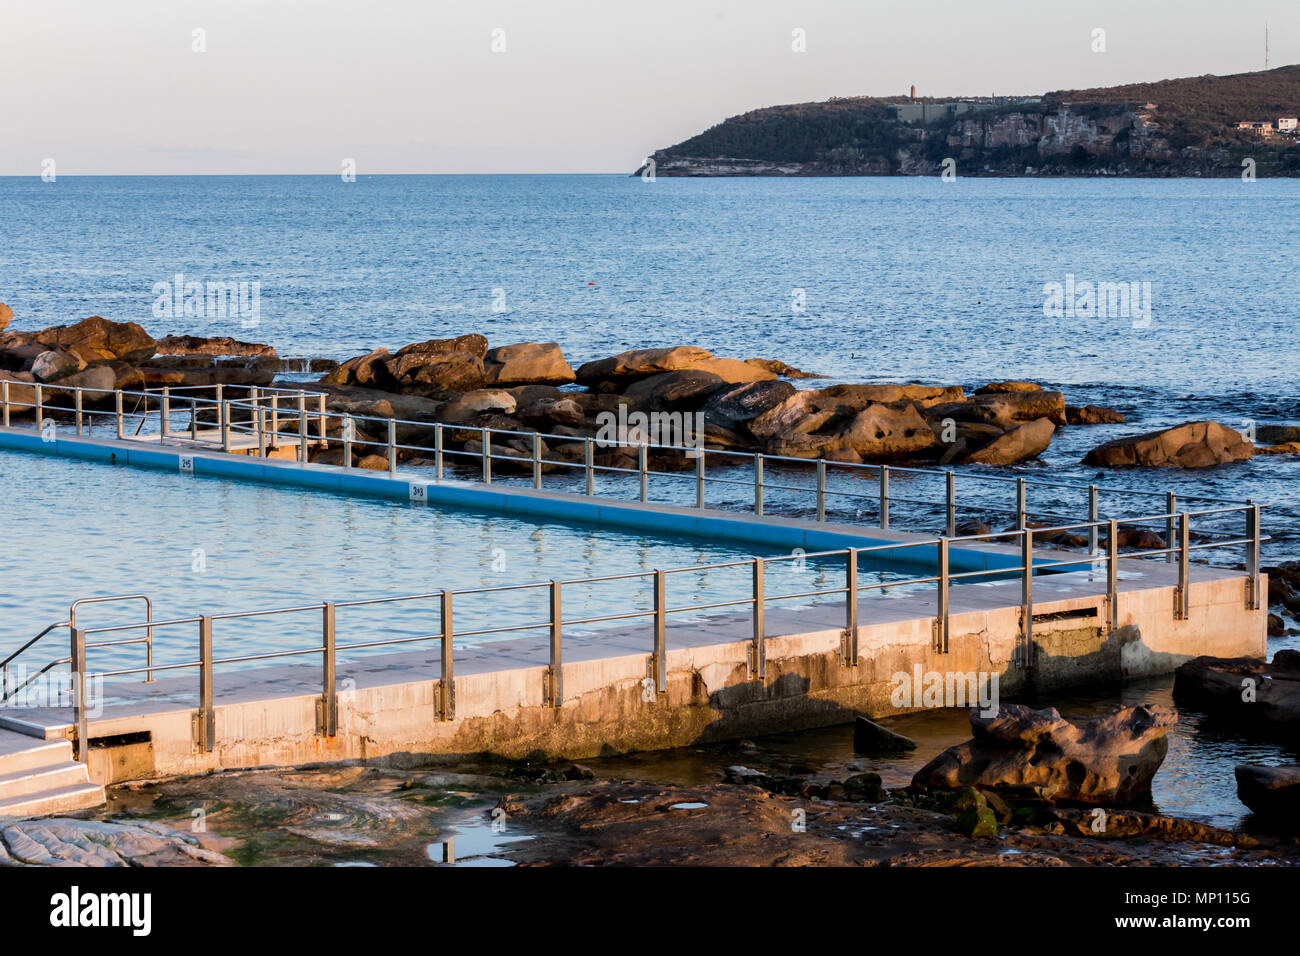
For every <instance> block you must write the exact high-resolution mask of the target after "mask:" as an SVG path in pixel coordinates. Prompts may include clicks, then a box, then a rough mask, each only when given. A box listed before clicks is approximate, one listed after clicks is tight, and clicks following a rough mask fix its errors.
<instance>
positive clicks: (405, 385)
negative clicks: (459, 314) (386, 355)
mask: <svg viewBox="0 0 1300 956" xmlns="http://www.w3.org/2000/svg"><path fill="white" fill-rule="evenodd" d="M384 368H385V369H386V370H387V371H388V374H389V375H390V376H391V377H392V379H393V381H394V382H395V386H394V387H395V388H397V389H400V390H401V391H404V392H412V393H414V394H417V395H436V394H441V393H445V392H470V391H473V390H475V389H477V388H482V387H483V383H484V381H485V379H486V374H487V373H486V368H485V366H484V365H483V360H482V359H481V358H479V357H478V356H477V355H475V354H474V353H473V352H468V351H460V352H452V351H445V350H432V351H428V352H406V353H404V354H402V353H399V354H398V355H396V356H394V357H393V358H391V359H388V360H386V361H385V362H384Z"/></svg>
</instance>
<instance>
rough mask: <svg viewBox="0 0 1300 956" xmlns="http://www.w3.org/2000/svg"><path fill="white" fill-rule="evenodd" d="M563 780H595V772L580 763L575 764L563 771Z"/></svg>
mask: <svg viewBox="0 0 1300 956" xmlns="http://www.w3.org/2000/svg"><path fill="white" fill-rule="evenodd" d="M564 779H565V780H595V779H596V771H594V770H592V769H591V768H590V767H587V766H584V765H582V764H580V763H575V764H574V765H573V766H571V767H569V769H568V770H566V771H564Z"/></svg>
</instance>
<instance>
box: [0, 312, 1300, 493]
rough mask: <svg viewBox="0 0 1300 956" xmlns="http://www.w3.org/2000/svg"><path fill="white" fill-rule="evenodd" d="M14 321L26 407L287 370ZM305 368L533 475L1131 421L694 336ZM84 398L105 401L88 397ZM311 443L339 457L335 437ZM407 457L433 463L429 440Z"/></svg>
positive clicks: (120, 334) (380, 354)
mask: <svg viewBox="0 0 1300 956" xmlns="http://www.w3.org/2000/svg"><path fill="white" fill-rule="evenodd" d="M10 318H11V313H10V312H9V310H8V309H7V307H3V306H0V380H2V381H5V382H8V390H9V394H10V399H11V401H12V402H15V403H33V402H34V395H35V393H34V386H35V385H37V384H40V385H42V387H43V388H44V390H45V392H46V394H48V395H51V396H58V395H59V394H63V395H66V394H67V393H68V391H69V390H71V389H74V388H83V389H115V388H116V389H128V390H136V389H161V388H162V387H165V386H167V387H172V388H184V389H188V390H190V391H189V392H187V394H194V393H195V392H196V391H199V392H201V391H203V390H208V391H211V392H215V389H216V388H217V387H218V386H223V387H239V386H242V387H244V388H246V389H251V388H259V387H266V386H269V385H271V384H272V383H273V382H275V381H276V376H277V375H278V374H279V373H280V371H281V368H282V362H281V359H280V357H279V356H278V354H277V353H276V350H275V349H274V348H272V347H271V346H269V345H264V344H258V343H249V342H242V341H238V340H235V339H231V338H225V337H217V338H201V337H196V336H188V335H174V336H167V337H165V338H162V339H157V340H155V339H153V338H152V337H151V336H149V335H148V334H147V333H146V332H145V331H144V329H143V328H142V327H141V326H139V325H138V324H136V323H133V322H112V321H109V320H107V319H104V318H101V317H98V316H92V317H91V318H88V319H84V320H82V321H80V322H77V323H75V324H73V325H68V326H55V327H52V328H48V329H44V330H40V331H33V332H20V331H15V330H12V329H9V330H6V326H7V325H8V324H9V321H10ZM308 367H309V368H311V369H312V370H313V371H316V372H318V373H322V374H321V378H320V379H319V380H318V381H315V382H306V383H301V382H299V383H295V387H300V388H303V389H307V390H310V391H314V392H320V393H322V394H323V395H324V399H325V403H326V407H327V408H328V410H329V411H330V412H332V413H335V414H336V415H337V416H338V417H337V418H336V417H331V418H330V420H329V423H328V424H329V429H328V433H327V434H328V437H332V438H336V439H337V438H339V437H341V434H342V428H343V422H342V415H344V414H348V415H352V416H362V417H364V416H370V417H374V418H380V419H382V418H393V417H395V418H399V419H402V420H404V421H405V422H408V423H410V424H404V425H402V426H400V427H399V429H398V442H399V443H400V444H403V445H414V446H420V447H422V448H430V449H431V448H432V445H433V441H434V434H433V433H434V429H433V428H432V427H431V426H432V425H434V424H435V423H441V424H444V425H450V426H454V427H453V428H451V429H448V430H447V431H446V432H445V434H444V439H445V440H446V442H447V447H448V448H449V449H457V450H463V451H467V452H471V453H477V452H478V451H479V450H480V449H479V437H480V435H481V431H480V430H481V429H483V428H492V429H500V430H506V431H514V432H518V433H520V434H519V435H518V437H516V438H513V439H511V440H508V441H506V442H504V443H501V444H500V445H499V446H497V447H495V448H494V453H495V454H497V455H499V456H501V457H502V458H504V459H509V458H516V459H518V460H519V466H518V467H519V468H521V469H523V468H526V467H530V462H531V457H532V453H533V444H532V441H531V440H530V438H529V437H528V435H529V433H539V434H543V435H545V436H546V437H545V438H544V439H542V440H541V452H542V457H543V458H544V459H545V460H546V461H547V463H548V464H547V468H548V469H551V468H554V467H557V466H559V467H563V466H564V465H566V464H573V465H575V466H576V465H579V464H581V463H582V461H583V455H584V453H585V449H584V442H585V440H586V439H589V438H594V439H597V440H598V441H599V445H600V448H599V450H598V452H597V457H596V461H595V464H596V465H598V466H605V467H616V468H632V467H636V449H635V447H634V446H635V445H637V444H639V443H641V442H649V443H650V444H652V445H655V444H661V445H677V446H688V447H696V446H698V445H699V444H700V443H702V444H703V445H705V446H707V447H709V448H710V449H717V450H720V451H723V452H726V451H737V452H760V453H763V454H766V455H772V456H782V457H789V458H802V459H815V458H822V459H826V460H828V461H835V462H846V463H852V464H863V463H870V464H899V465H981V466H988V467H998V466H1006V465H1014V464H1018V463H1022V462H1027V461H1032V460H1034V459H1036V458H1037V457H1038V456H1040V455H1042V454H1043V453H1044V452H1045V451H1046V450H1047V449H1048V448H1049V447H1050V445H1051V442H1052V438H1053V436H1054V435H1056V434H1057V433H1058V430H1059V429H1061V428H1067V427H1082V426H1088V425H1097V424H1121V423H1123V421H1124V418H1123V416H1122V415H1121V414H1119V413H1118V412H1116V411H1114V410H1113V409H1109V408H1104V407H1100V406H1097V405H1094V404H1083V405H1073V404H1068V403H1067V401H1066V397H1065V395H1064V394H1062V393H1061V392H1059V391H1055V390H1051V389H1046V388H1043V387H1041V386H1039V385H1037V384H1035V383H1032V382H1020V381H1009V382H993V383H989V384H986V385H984V386H981V387H979V388H977V389H975V391H974V392H973V393H971V394H967V393H966V391H965V389H964V388H963V387H962V386H959V385H923V384H911V383H908V384H851V383H850V384H835V385H830V386H828V387H823V388H817V387H797V386H796V385H795V384H794V382H796V381H799V382H800V383H801V384H806V383H804V382H803V380H807V379H814V378H816V377H817V376H816V375H815V373H810V372H805V371H802V370H800V369H797V368H794V367H793V366H790V365H788V364H786V363H785V362H783V361H780V360H777V359H770V358H758V357H751V358H747V359H744V360H741V359H733V358H724V357H721V356H717V355H714V354H713V353H711V352H709V351H707V350H706V349H703V348H700V347H698V346H693V345H681V346H674V347H663V348H648V349H636V350H631V351H627V352H623V353H620V354H618V355H613V356H609V357H606V358H601V359H597V360H594V361H590V362H586V363H584V364H580V365H579V366H578V367H577V369H576V370H575V369H574V368H573V367H572V366H571V365H570V363H569V362H568V360H567V359H566V358H565V356H564V354H563V351H562V349H561V347H560V346H559V344H557V343H555V342H521V343H515V344H510V345H502V346H496V347H491V346H490V344H489V342H488V340H487V338H486V337H484V336H483V335H480V334H478V333H470V334H466V335H461V336H456V337H453V338H443V339H429V340H426V341H422V342H414V343H410V344H408V345H406V346H403V347H402V348H399V349H397V350H396V351H395V352H394V351H390V350H389V349H386V348H381V349H377V350H375V351H373V352H369V353H367V354H364V355H359V356H355V357H353V358H351V359H348V360H347V361H345V362H343V363H341V364H338V363H333V362H331V361H328V360H320V361H316V362H310V363H308ZM236 394H240V395H242V394H243V392H236ZM86 401H87V403H88V404H94V403H95V397H94V395H93V393H91V394H88V395H87V396H86ZM100 404H103V399H100ZM22 411H23V410H21V409H14V414H15V415H19V416H21V413H22ZM426 425H427V426H430V427H423V426H426ZM1258 437H1259V438H1261V439H1264V440H1269V439H1272V440H1274V442H1275V443H1274V444H1273V445H1272V446H1271V447H1264V448H1260V449H1258V450H1259V451H1261V452H1264V453H1270V454H1282V455H1291V456H1294V455H1296V454H1300V427H1297V426H1290V425H1279V426H1264V427H1262V428H1260V429H1259V435H1258ZM386 441H387V435H386V429H383V428H379V427H375V426H373V425H370V424H369V423H365V422H362V423H358V428H357V431H356V433H355V435H354V452H355V456H354V459H353V460H352V461H351V462H350V463H349V464H351V465H353V466H359V467H376V468H378V467H386V466H387V462H386V459H384V457H383V456H382V455H376V454H368V453H367V446H368V445H370V446H373V447H371V448H370V451H371V452H373V451H375V450H376V449H377V447H378V446H381V445H383V444H385V443H386ZM1256 451H1257V449H1256V447H1255V445H1254V443H1253V442H1251V441H1248V440H1246V438H1245V437H1243V436H1242V435H1241V434H1240V433H1238V432H1237V431H1235V430H1234V429H1232V428H1229V427H1227V426H1225V425H1221V424H1219V423H1216V422H1207V421H1202V422H1188V423H1184V424H1182V425H1178V426H1175V427H1173V428H1167V429H1163V430H1161V431H1159V432H1151V433H1146V434H1140V435H1132V436H1126V437H1123V438H1119V439H1116V440H1113V441H1110V442H1106V443H1104V444H1101V445H1099V446H1097V447H1096V448H1094V449H1093V450H1092V451H1090V452H1089V453H1088V454H1087V456H1086V457H1085V458H1084V460H1083V461H1084V463H1085V464H1089V465H1097V466H1100V467H1107V468H1128V467H1179V468H1205V467H1211V466H1216V465H1222V464H1228V463H1232V462H1238V461H1244V460H1247V459H1249V458H1250V457H1252V456H1253V455H1254V454H1255V453H1256ZM315 453H316V454H317V455H318V456H320V457H319V459H318V460H322V461H325V462H327V463H332V464H342V460H341V455H342V450H341V448H339V447H338V446H337V444H336V445H335V447H333V448H330V449H328V450H325V449H319V450H317V451H316V452H315ZM399 457H400V458H401V459H402V460H403V461H406V462H409V463H412V464H421V463H427V462H428V460H429V456H428V455H426V454H422V453H421V452H420V450H419V448H416V449H409V448H408V449H403V450H402V451H401V453H400V455H399ZM506 464H507V466H508V464H509V462H508V461H507V462H506ZM690 465H691V461H690V458H689V456H687V455H686V454H684V453H683V452H680V451H669V450H662V449H655V450H653V451H652V454H651V467H652V468H656V469H664V470H672V469H683V468H687V467H690Z"/></svg>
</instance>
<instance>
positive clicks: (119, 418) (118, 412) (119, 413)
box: [36, 386, 126, 438]
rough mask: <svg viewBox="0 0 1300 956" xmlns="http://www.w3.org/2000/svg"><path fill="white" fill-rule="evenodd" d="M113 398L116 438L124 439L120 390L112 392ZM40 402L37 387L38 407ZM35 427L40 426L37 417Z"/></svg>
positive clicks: (39, 391) (39, 392)
mask: <svg viewBox="0 0 1300 956" xmlns="http://www.w3.org/2000/svg"><path fill="white" fill-rule="evenodd" d="M113 398H114V400H115V401H114V408H115V411H116V417H117V437H118V438H125V437H126V433H125V431H124V429H123V423H122V390H121V389H120V388H119V389H117V390H116V391H114V392H113ZM40 402H41V390H40V387H39V386H38V387H37V389H36V404H37V405H38V406H39V405H40ZM37 425H38V426H39V425H40V421H39V416H38V420H37Z"/></svg>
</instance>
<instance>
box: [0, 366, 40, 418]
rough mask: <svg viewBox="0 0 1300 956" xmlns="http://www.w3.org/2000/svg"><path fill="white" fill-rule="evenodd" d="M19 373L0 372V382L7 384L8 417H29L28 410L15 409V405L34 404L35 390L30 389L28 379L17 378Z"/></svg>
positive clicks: (30, 410) (30, 411)
mask: <svg viewBox="0 0 1300 956" xmlns="http://www.w3.org/2000/svg"><path fill="white" fill-rule="evenodd" d="M22 374H24V373H21V372H17V373H15V372H0V382H8V383H9V402H10V409H9V413H10V415H31V414H33V411H32V409H30V408H15V407H13V406H14V405H15V404H20V405H33V404H35V402H36V389H35V388H33V387H32V385H31V382H30V380H29V379H22V378H19V377H18V376H19V375H22Z"/></svg>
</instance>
